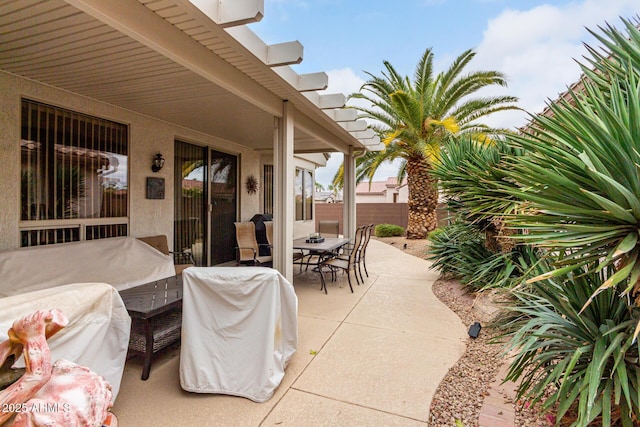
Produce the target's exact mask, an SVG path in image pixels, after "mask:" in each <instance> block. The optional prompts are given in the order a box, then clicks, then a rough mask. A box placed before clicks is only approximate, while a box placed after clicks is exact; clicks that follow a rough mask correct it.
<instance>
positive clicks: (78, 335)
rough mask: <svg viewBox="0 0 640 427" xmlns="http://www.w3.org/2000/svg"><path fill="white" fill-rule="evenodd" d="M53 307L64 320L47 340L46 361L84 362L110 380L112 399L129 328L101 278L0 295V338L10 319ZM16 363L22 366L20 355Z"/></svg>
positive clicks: (119, 301)
mask: <svg viewBox="0 0 640 427" xmlns="http://www.w3.org/2000/svg"><path fill="white" fill-rule="evenodd" d="M51 308H57V309H60V310H62V312H63V313H64V314H65V315H66V316H67V317H68V319H69V324H68V325H67V326H65V327H64V328H63V329H62V330H60V332H58V333H57V334H55V335H54V336H52V337H51V338H49V339H48V340H47V342H48V344H49V348H50V350H51V360H52V361H53V362H55V361H56V360H58V359H66V360H69V361H71V362H74V363H77V364H78V365H82V366H86V367H88V368H89V369H91V370H92V371H94V372H95V373H97V374H99V375H102V376H103V377H104V378H105V379H106V380H107V381H108V382H109V384H111V388H112V392H113V400H114V401H115V399H116V396H117V395H118V391H119V389H120V381H121V380H122V373H123V371H124V363H125V360H126V357H127V348H128V345H129V333H130V330H131V318H130V317H129V315H128V314H127V310H126V309H125V307H124V304H123V302H122V299H121V298H120V295H119V294H118V292H117V291H116V290H115V289H114V288H113V287H112V286H110V285H108V284H105V283H77V284H72V285H66V286H59V287H54V288H49V289H43V290H39V291H34V292H28V293H23V294H20V295H15V296H10V297H6V298H0V341H5V340H6V339H7V338H8V337H7V331H8V330H9V328H11V325H12V324H13V322H14V321H15V320H17V319H19V318H21V317H22V316H25V315H27V314H30V313H33V312H35V311H36V310H39V309H51ZM16 366H17V367H24V360H23V358H21V359H20V360H18V361H17V362H16Z"/></svg>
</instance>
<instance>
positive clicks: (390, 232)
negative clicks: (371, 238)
mask: <svg viewBox="0 0 640 427" xmlns="http://www.w3.org/2000/svg"><path fill="white" fill-rule="evenodd" d="M374 234H375V235H376V237H392V236H404V228H402V227H400V226H399V225H393V224H378V225H376V228H375V230H374Z"/></svg>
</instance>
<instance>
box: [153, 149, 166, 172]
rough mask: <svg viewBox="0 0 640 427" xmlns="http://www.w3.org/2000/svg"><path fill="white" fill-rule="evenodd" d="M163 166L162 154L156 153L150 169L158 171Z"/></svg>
mask: <svg viewBox="0 0 640 427" xmlns="http://www.w3.org/2000/svg"><path fill="white" fill-rule="evenodd" d="M163 166H164V157H162V154H160V153H158V154H156V156H155V157H154V158H153V163H152V164H151V170H152V171H153V172H159V171H160V169H162V167H163Z"/></svg>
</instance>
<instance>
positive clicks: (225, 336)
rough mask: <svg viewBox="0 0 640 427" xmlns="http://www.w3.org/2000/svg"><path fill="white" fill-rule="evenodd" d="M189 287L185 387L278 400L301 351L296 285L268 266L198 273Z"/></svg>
mask: <svg viewBox="0 0 640 427" xmlns="http://www.w3.org/2000/svg"><path fill="white" fill-rule="evenodd" d="M183 283H184V297H183V308H182V346H181V349H180V384H181V386H182V388H183V389H184V390H187V391H191V392H196V393H220V394H231V395H235V396H242V397H246V398H248V399H251V400H253V401H255V402H264V401H266V400H268V399H269V398H271V396H272V395H273V393H274V391H275V389H276V388H277V387H278V385H280V381H282V378H283V377H284V369H285V367H286V365H287V363H288V362H289V359H290V358H291V356H292V355H293V354H294V353H295V351H296V347H297V345H298V298H297V296H296V294H295V292H294V289H293V286H292V285H291V283H289V282H288V281H287V280H286V279H285V278H284V277H283V276H282V275H281V274H280V273H279V272H278V271H277V270H273V269H271V268H266V267H190V268H188V269H186V270H185V271H184V272H183Z"/></svg>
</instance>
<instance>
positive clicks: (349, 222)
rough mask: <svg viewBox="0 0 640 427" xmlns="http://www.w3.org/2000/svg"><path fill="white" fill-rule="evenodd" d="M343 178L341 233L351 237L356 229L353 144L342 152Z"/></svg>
mask: <svg viewBox="0 0 640 427" xmlns="http://www.w3.org/2000/svg"><path fill="white" fill-rule="evenodd" d="M343 179H344V186H343V188H342V202H343V206H344V209H343V219H342V224H343V226H342V233H343V234H344V237H353V235H354V233H355V231H356V158H355V156H354V155H353V146H349V152H348V153H345V154H344V175H343Z"/></svg>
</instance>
